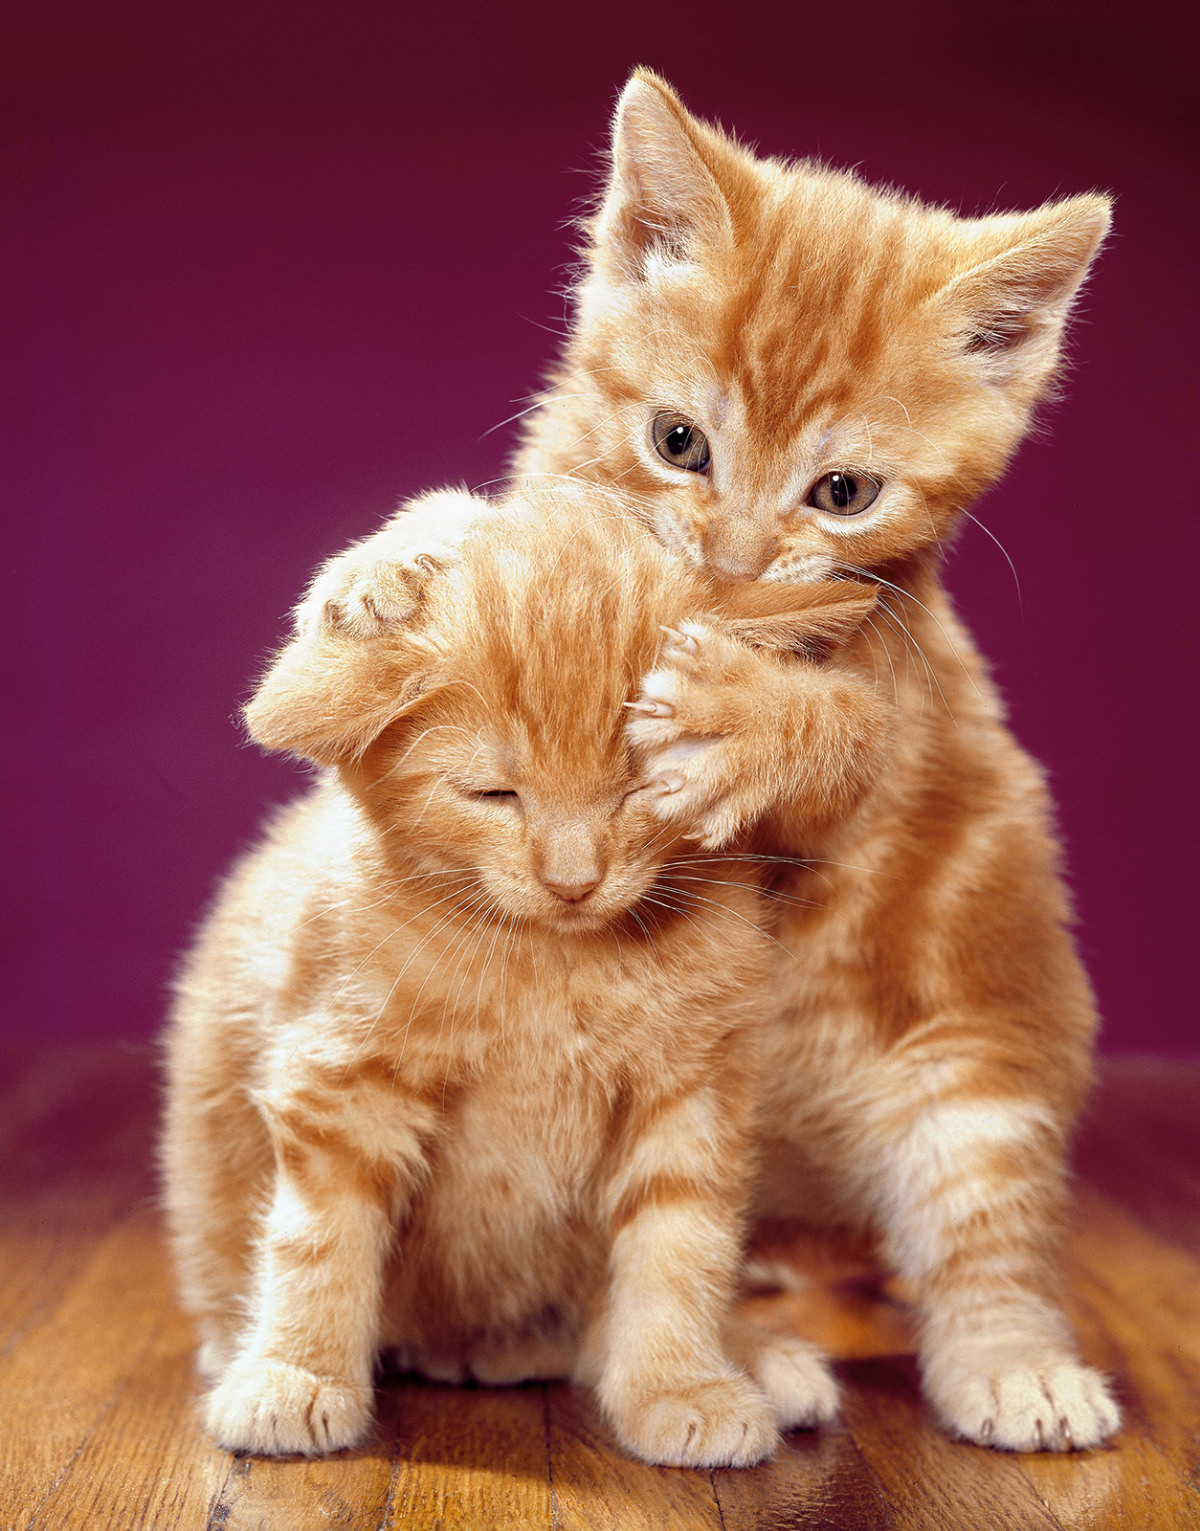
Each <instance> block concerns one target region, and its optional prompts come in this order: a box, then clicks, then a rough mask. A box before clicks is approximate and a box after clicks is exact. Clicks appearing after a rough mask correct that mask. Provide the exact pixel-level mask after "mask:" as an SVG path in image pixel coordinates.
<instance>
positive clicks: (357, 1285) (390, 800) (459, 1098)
mask: <svg viewBox="0 0 1200 1531" xmlns="http://www.w3.org/2000/svg"><path fill="white" fill-rule="evenodd" d="M408 516H409V520H408V522H406V526H408V527H409V528H410V529H413V530H415V531H419V532H422V533H423V535H424V544H423V549H422V552H421V553H420V555H419V557H415V558H413V559H411V560H409V561H407V562H405V560H404V559H403V558H398V559H392V560H384V561H382V562H379V561H375V562H372V561H371V560H370V559H369V558H367V559H365V560H364V556H363V553H362V550H361V549H352V550H350V551H349V552H348V553H347V554H346V555H344V556H343V557H342V558H341V559H339V560H337V561H335V563H334V565H333V566H332V567H330V568H329V569H327V570H326V571H324V573H323V574H322V575H321V577H320V578H319V579H318V580H317V581H316V583H315V584H314V587H313V590H312V591H311V593H310V595H309V597H308V598H307V600H306V601H305V603H304V604H303V606H302V607H301V608H300V611H299V614H298V624H297V632H296V636H295V637H294V639H293V640H292V642H291V643H289V644H288V645H287V647H286V648H285V649H284V650H283V651H282V652H281V653H280V655H279V656H278V658H277V660H276V662H275V664H274V665H273V666H272V668H271V670H270V672H269V673H268V674H267V676H266V677H265V679H264V680H263V682H262V684H261V686H260V687H259V689H258V692H257V694H256V696H255V698H254V700H253V701H252V702H251V704H250V706H249V707H248V709H247V714H246V715H247V720H248V724H249V727H250V730H251V733H252V734H253V735H254V736H255V737H256V738H257V739H259V740H260V741H261V742H262V743H264V744H266V745H267V746H268V747H271V748H275V749H289V750H292V751H293V752H295V753H297V754H299V755H301V756H303V757H305V758H307V759H309V760H312V761H315V762H317V763H319V764H321V765H323V766H325V767H326V770H325V772H324V774H323V775H322V777H321V778H320V780H319V781H318V783H317V784H316V785H315V786H314V788H313V789H312V791H311V792H309V793H308V794H307V795H306V796H305V797H303V798H302V799H301V800H300V801H299V802H297V803H295V804H293V805H292V806H291V807H290V808H288V809H286V810H285V811H284V812H282V813H281V814H280V815H278V816H277V818H276V820H275V822H274V824H273V825H272V827H271V828H270V830H269V832H268V834H267V836H266V839H265V840H264V842H263V844H262V845H261V846H260V847H259V848H258V849H256V850H255V851H253V852H252V853H251V854H250V855H249V856H248V857H247V858H246V859H245V860H244V861H243V862H242V863H241V864H240V865H239V866H238V867H237V868H236V869H235V871H234V872H233V874H232V875H231V876H230V878H229V880H228V881H227V882H226V884H225V886H224V888H223V890H222V892H221V894H220V897H219V898H218V900H217V903H216V905H215V907H214V909H213V911H212V913H211V914H210V916H209V918H208V920H207V922H206V924H205V927H204V929H203V931H202V933H201V935H200V938H199V940H198V942H197V944H196V947H195V949H194V951H193V952H192V954H191V956H190V958H189V960H188V962H187V964H186V967H185V969H184V971H183V973H182V975H181V978H180V980H179V984H178V999H177V1003H176V1007H175V1010H174V1014H173V1017H172V1022H171V1026H170V1030H169V1034H168V1039H167V1063H168V1102H167V1113H166V1124H165V1130H164V1135H163V1145H162V1159H163V1167H164V1180H165V1190H166V1203H167V1210H168V1214H169V1220H170V1226H171V1231H172V1238H173V1244H174V1249H175V1254H176V1259H177V1263H178V1267H179V1272H180V1277H181V1284H182V1288H183V1293H184V1297H185V1301H186V1302H187V1305H188V1306H189V1308H190V1309H191V1310H192V1311H193V1312H194V1313H195V1314H196V1316H197V1318H198V1321H199V1324H200V1328H201V1332H202V1340H203V1348H202V1366H203V1369H204V1370H205V1371H206V1373H207V1375H208V1378H209V1380H210V1382H211V1384H212V1388H211V1391H210V1393H209V1395H208V1399H207V1404H206V1409H207V1420H208V1424H209V1428H210V1429H211V1431H212V1433H213V1435H214V1436H215V1438H216V1439H217V1440H218V1441H219V1442H220V1443H221V1444H222V1445H223V1446H225V1447H227V1448H230V1449H237V1450H249V1451H257V1452H266V1453H288V1452H303V1453H317V1452H322V1451H326V1450H330V1449H334V1448H337V1447H341V1446H347V1445H351V1444H353V1443H355V1442H357V1441H359V1440H360V1439H361V1438H362V1436H363V1434H364V1432H365V1431H366V1430H367V1428H368V1424H369V1417H370V1407H371V1388H372V1368H373V1366H374V1364H375V1361H376V1357H377V1356H378V1354H379V1352H380V1351H381V1350H384V1349H387V1350H390V1351H392V1352H394V1353H395V1354H396V1355H397V1356H398V1358H399V1360H400V1362H401V1364H402V1365H405V1366H410V1367H414V1368H417V1369H419V1370H421V1371H422V1372H424V1373H425V1374H427V1375H429V1376H431V1377H434V1378H438V1379H463V1378H467V1377H471V1376H474V1377H476V1378H478V1379H479V1380H481V1381H485V1382H507V1381H514V1380H519V1379H521V1378H524V1377H529V1376H541V1375H560V1374H564V1373H569V1374H574V1375H575V1376H577V1377H579V1378H580V1379H581V1380H583V1381H586V1382H588V1383H590V1384H591V1385H592V1386H593V1387H594V1388H595V1390H596V1393H597V1396H598V1398H599V1400H600V1403H601V1405H602V1408H603V1410H604V1412H605V1414H606V1416H607V1418H608V1420H609V1421H610V1423H611V1425H612V1427H613V1429H614V1432H615V1434H616V1436H617V1438H618V1439H619V1440H620V1442H621V1443H622V1444H623V1445H624V1446H625V1447H626V1448H627V1449H628V1450H629V1451H631V1452H633V1453H635V1454H637V1455H639V1456H641V1457H643V1458H645V1459H647V1460H650V1461H654V1462H669V1463H679V1464H695V1465H716V1464H726V1465H728V1464H732V1465H741V1464H746V1463H750V1462H754V1461H757V1460H759V1459H760V1458H761V1457H762V1456H764V1455H766V1454H768V1453H769V1452H770V1451H771V1449H772V1447H773V1444H774V1442H775V1439H776V1435H777V1430H778V1428H779V1427H780V1426H790V1425H796V1424H812V1423H815V1422H817V1421H819V1420H821V1419H824V1418H827V1417H828V1416H829V1415H830V1413H831V1412H832V1410H833V1408H834V1407H835V1402H836V1391H835V1388H834V1385H833V1383H832V1380H831V1378H830V1376H829V1373H828V1371H827V1369H826V1367H825V1365H824V1363H823V1362H822V1360H821V1358H820V1357H819V1356H818V1355H817V1354H816V1353H815V1352H814V1351H813V1350H811V1348H810V1347H808V1346H807V1345H805V1344H804V1343H803V1342H801V1341H798V1340H789V1339H787V1338H774V1337H768V1336H766V1335H762V1334H758V1333H757V1332H755V1331H753V1330H749V1329H747V1328H746V1327H745V1326H742V1325H736V1324H734V1323H733V1322H732V1321H731V1320H730V1318H729V1315H728V1311H727V1310H728V1305H729V1300H730V1295H731V1289H732V1286H733V1283H734V1280H735V1278H736V1273H737V1269H738V1265H739V1261H740V1257H741V1234H742V1227H743V1221H744V1215H745V1210H746V1206H747V1202H748V1197H749V1194H750V1189H751V1181H752V1175H753V1167H754V1128H755V1119H756V1113H757V1105H758V1099H759V1077H758V1052H759V1049H758V1041H757V1032H758V1025H757V1021H758V1016H759V1014H760V1013H761V1008H762V1004H761V996H762V992H763V988H764V985H765V982H766V977H767V971H768V965H769V953H770V951H771V949H772V948H771V944H770V940H769V939H768V935H767V933H766V927H767V925H768V923H769V918H770V904H769V901H768V900H765V899H764V897H763V896H762V893H761V891H760V888H759V873H758V864H757V862H756V861H755V860H754V859H753V858H749V857H741V858H738V857H733V856H729V857H725V856H711V855H697V853H696V851H695V848H694V847H691V846H688V845H686V844H685V843H684V841H683V839H682V836H681V835H680V834H679V832H678V831H676V830H675V829H674V828H672V827H671V826H670V825H664V824H663V823H662V822H661V821H660V819H659V818H658V816H657V815H656V814H655V813H654V811H653V803H654V801H655V799H656V797H657V795H658V794H659V792H660V790H661V788H662V782H661V781H660V780H659V778H658V777H657V776H656V775H655V774H654V773H649V774H647V772H646V770H645V765H644V761H643V760H642V758H641V756H640V754H639V752H638V751H637V749H636V748H635V747H633V746H632V745H631V744H630V742H629V738H628V735H627V731H626V726H627V719H628V718H629V716H630V714H629V712H628V711H627V709H626V707H625V705H624V704H625V703H627V702H629V701H631V700H633V699H634V698H635V696H636V693H637V689H638V682H639V679H640V677H641V676H642V675H644V674H645V673H646V672H647V671H649V670H650V669H652V668H653V666H654V663H655V660H656V657H657V655H658V653H659V650H660V647H661V643H662V634H661V631H660V625H661V624H664V623H665V624H668V625H669V626H671V627H672V628H673V629H675V630H678V628H679V624H681V623H687V622H689V621H701V622H703V623H704V624H705V625H706V628H709V627H711V628H713V629H714V630H715V631H722V624H723V622H724V621H725V620H726V615H728V614H727V613H726V614H723V612H722V609H721V599H722V598H721V597H719V595H718V594H717V593H716V592H714V590H713V589H712V588H711V586H710V585H709V583H708V582H706V581H705V580H704V579H703V578H702V577H700V576H699V575H698V574H693V573H691V572H689V571H687V570H685V569H684V568H682V567H681V566H680V565H679V563H678V560H676V559H674V558H673V557H671V555H669V554H668V553H667V552H666V551H665V550H663V549H662V548H661V547H660V546H659V544H658V543H657V542H656V541H655V540H654V539H653V538H652V537H650V536H649V535H648V534H647V532H646V530H645V529H644V528H643V527H642V526H641V525H640V524H639V522H638V521H637V520H636V519H635V518H633V517H631V516H630V515H628V514H627V513H625V512H624V510H623V509H622V508H621V506H620V505H619V504H618V503H617V502H616V501H615V499H614V497H613V496H612V495H610V494H608V493H606V492H605V491H603V490H599V489H587V488H584V487H582V486H577V487H575V488H574V489H571V488H566V489H555V490H551V491H533V490H531V491H529V492H528V493H527V494H525V495H524V496H520V497H517V498H514V499H512V500H510V501H509V502H507V503H506V504H501V505H497V506H492V505H488V504H486V503H484V502H482V501H479V500H473V499H470V498H469V497H467V496H465V495H458V494H452V493H447V494H441V495H435V496H431V497H428V498H427V499H426V500H425V501H423V502H420V503H419V504H418V505H417V506H415V507H414V508H412V509H411V510H410V511H409V512H408ZM726 604H728V601H727V602H726ZM752 604H753V603H752ZM758 604H759V606H760V607H761V604H762V603H761V602H760V603H758ZM870 605H871V597H870V596H869V595H868V596H866V597H865V598H864V596H863V593H862V592H856V591H843V592H834V593H833V598H832V599H831V598H830V595H829V593H828V592H808V591H797V590H792V591H790V592H784V593H783V598H782V599H780V600H777V601H775V602H774V603H773V610H772V611H771V612H770V613H769V614H768V616H767V617H766V618H765V624H766V625H765V627H764V629H763V633H762V635H761V636H762V639H763V642H764V643H765V644H766V645H767V647H766V648H763V649H761V650H760V651H757V652H752V651H751V650H750V649H749V648H747V649H746V650H745V652H746V653H747V655H748V656H749V657H750V658H751V659H754V660H756V661H757V662H759V663H761V664H762V665H764V666H770V665H778V664H779V663H780V660H779V659H778V657H777V656H776V655H775V653H774V652H773V651H772V650H771V647H770V645H771V644H773V643H775V642H777V641H779V639H780V634H781V631H782V630H783V629H784V628H788V629H790V632H791V641H793V642H794V643H796V644H801V645H802V644H803V643H804V641H805V640H806V638H808V637H811V636H812V635H814V634H816V635H818V636H821V635H823V634H826V633H827V631H828V629H829V624H830V623H833V624H834V625H835V626H836V625H837V624H838V622H839V621H840V622H841V623H842V624H843V626H845V627H849V626H853V625H854V624H855V623H857V622H858V621H859V620H860V619H861V618H862V616H863V615H864V614H865V612H866V611H867V610H868V609H869V607H870ZM839 613H840V616H839ZM731 620H732V619H731ZM757 620H758V618H757V616H756V615H755V614H754V613H753V612H752V613H750V614H749V615H748V616H747V615H746V614H745V613H743V615H742V617H740V618H738V619H737V621H738V631H740V632H742V633H743V634H744V635H747V636H749V635H751V634H752V633H753V631H754V626H755V622H756V621H757ZM793 662H795V663H809V664H811V665H812V668H814V670H815V669H816V668H817V666H816V665H815V664H812V662H811V661H793ZM862 725H863V726H862V731H861V735H860V737H859V739H858V748H857V750H856V751H851V752H848V754H847V758H846V765H847V769H849V770H855V769H857V770H858V771H859V778H858V780H857V781H856V782H844V783H842V784H841V785H840V786H838V787H837V788H836V789H835V788H834V787H833V786H832V785H831V786H830V791H835V790H836V792H837V793H842V794H844V795H847V796H848V799H849V800H853V799H854V797H855V796H856V795H857V794H858V793H860V792H861V791H863V790H865V786H866V783H867V781H868V780H869V778H870V772H871V770H872V769H873V762H874V759H875V757H876V756H877V754H878V743H879V740H880V739H881V738H882V737H884V729H883V723H882V714H881V710H880V709H871V708H866V709H864V712H863V715H862Z"/></svg>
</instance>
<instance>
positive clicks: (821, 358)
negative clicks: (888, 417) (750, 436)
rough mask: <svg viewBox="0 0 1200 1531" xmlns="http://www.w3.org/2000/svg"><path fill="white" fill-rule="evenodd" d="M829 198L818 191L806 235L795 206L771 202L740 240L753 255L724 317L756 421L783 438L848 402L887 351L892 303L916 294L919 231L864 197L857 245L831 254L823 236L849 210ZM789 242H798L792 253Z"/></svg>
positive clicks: (728, 356)
mask: <svg viewBox="0 0 1200 1531" xmlns="http://www.w3.org/2000/svg"><path fill="white" fill-rule="evenodd" d="M820 204H821V199H820V198H819V197H812V198H810V199H809V206H808V207H807V209H806V210H805V212H804V214H803V219H804V220H805V221H806V223H807V225H808V227H806V228H805V230H804V237H803V238H802V239H801V240H800V241H798V240H797V236H796V228H795V224H796V219H797V213H796V210H795V209H793V208H788V207H784V208H782V209H781V208H778V207H776V208H771V209H768V210H766V213H765V216H764V218H763V224H764V226H763V227H760V228H757V229H755V230H754V231H753V233H752V234H751V233H748V234H747V237H746V243H745V244H744V245H743V246H740V247H739V251H738V255H739V258H744V257H745V256H746V255H747V254H749V264H748V265H745V266H743V267H742V268H741V269H740V270H739V273H738V277H737V279H736V280H735V281H734V282H733V283H732V285H733V286H734V288H735V293H734V296H733V298H732V299H731V300H730V302H729V303H728V304H727V306H726V309H725V311H724V314H723V316H722V317H723V324H722V329H723V336H722V338H723V342H724V343H723V348H722V349H723V356H724V359H725V361H726V365H727V367H728V368H729V371H730V374H731V375H732V377H733V378H734V380H735V381H736V384H737V387H738V389H739V390H740V392H741V394H742V397H743V399H744V400H745V408H746V415H747V421H748V424H749V425H750V427H751V428H752V429H753V430H755V431H756V432H760V433H761V434H762V435H763V436H764V437H766V438H767V439H771V440H775V441H782V440H784V439H786V438H787V437H790V436H792V435H794V434H795V433H796V432H797V431H799V430H800V429H801V427H802V426H803V425H805V424H807V423H809V422H811V421H812V420H814V419H820V418H829V417H835V416H837V415H839V414H842V413H844V412H845V411H846V409H847V408H848V407H849V406H850V405H851V404H852V403H853V401H854V400H855V398H857V397H858V396H860V395H861V389H862V378H863V377H864V376H866V375H870V374H871V373H872V372H873V371H874V370H875V369H876V368H877V367H878V366H879V364H880V362H881V360H882V359H883V358H884V356H885V354H886V351H887V347H888V340H889V334H890V329H889V314H890V311H891V308H892V306H893V305H894V304H895V303H896V302H897V301H898V300H899V301H905V302H907V301H910V299H909V295H908V293H907V291H906V289H907V288H908V287H909V286H910V285H911V283H910V280H909V268H910V263H911V255H912V252H911V239H910V237H909V236H908V233H907V231H906V229H905V226H904V224H903V222H902V220H901V219H899V218H898V217H897V216H896V215H895V213H894V212H893V210H892V209H891V208H890V207H889V206H887V204H880V203H878V202H875V201H874V199H871V200H867V199H863V200H862V201H861V202H860V204H859V205H858V206H856V207H855V208H854V209H853V220H854V221H853V223H852V224H851V228H852V231H853V236H854V240H855V243H854V247H853V248H852V250H851V251H849V252H848V253H846V254H844V255H843V256H842V257H841V258H840V259H838V260H836V261H831V260H830V259H829V258H828V255H827V254H826V253H825V251H824V250H823V249H822V243H823V241H824V240H827V239H828V238H829V225H830V223H831V221H832V220H834V219H835V217H838V216H839V215H840V218H841V219H845V218H846V217H847V210H846V209H845V208H837V207H833V206H830V207H828V208H825V207H822V206H821V205H820ZM846 233H847V230H846V228H845V227H842V228H841V229H839V234H840V235H841V236H842V237H845V235H846ZM781 250H784V251H787V250H790V251H791V257H790V259H787V260H785V259H783V258H782V257H781V255H780V251H781ZM751 252H756V253H751ZM834 318H836V319H837V323H836V324H835V323H833V322H831V321H832V320H833V319H834ZM748 335H749V336H753V337H754V340H755V343H754V344H753V345H748V344H746V339H747V336H748Z"/></svg>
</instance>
